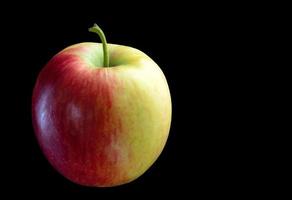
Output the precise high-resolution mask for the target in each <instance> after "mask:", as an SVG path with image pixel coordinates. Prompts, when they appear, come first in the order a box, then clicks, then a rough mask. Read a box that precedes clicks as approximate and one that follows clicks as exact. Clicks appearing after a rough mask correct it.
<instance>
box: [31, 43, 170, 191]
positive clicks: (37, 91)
mask: <svg viewBox="0 0 292 200" xmlns="http://www.w3.org/2000/svg"><path fill="white" fill-rule="evenodd" d="M108 50H109V57H110V66H111V67H100V66H102V61H103V51H102V44H100V43H89V42H88V43H79V44H76V45H72V46H70V47H68V48H66V49H64V50H63V51H61V52H59V53H58V54H57V55H55V56H54V57H53V58H52V59H51V60H50V61H49V62H48V64H47V65H46V66H45V67H44V68H43V69H42V71H41V72H40V74H39V76H38V79H37V82H36V85H35V88H34V90H33V97H32V120H33V127H34V130H35V135H36V137H37V140H38V143H39V145H40V147H41V149H42V151H43V153H44V155H45V157H46V158H47V159H48V161H49V162H50V163H51V165H52V166H53V167H54V168H55V169H56V170H57V171H58V172H59V173H61V174H62V175H63V176H64V177H66V178H68V179H69V180H71V181H73V182H75V183H78V184H81V185H85V186H97V187H110V186H116V185H121V184H125V183H128V182H130V181H132V180H134V179H136V178H137V177H139V176H140V175H142V174H143V173H144V172H145V171H146V170H147V169H148V168H149V167H150V166H151V165H152V164H153V163H154V161H155V160H156V159H157V158H158V156H159V155H160V153H161V152H162V150H163V148H164V146H165V143H166V140H167V137H168V134H169V129H170V123H171V97H170V92H169V88H168V84H167V81H166V79H165V76H164V74H163V72H162V71H161V69H160V68H159V67H158V65H157V64H155V62H154V61H153V60H152V59H151V58H149V57H148V56H147V55H146V54H144V53H143V52H141V51H139V50H137V49H134V48H131V47H127V46H122V45H114V44H108Z"/></svg>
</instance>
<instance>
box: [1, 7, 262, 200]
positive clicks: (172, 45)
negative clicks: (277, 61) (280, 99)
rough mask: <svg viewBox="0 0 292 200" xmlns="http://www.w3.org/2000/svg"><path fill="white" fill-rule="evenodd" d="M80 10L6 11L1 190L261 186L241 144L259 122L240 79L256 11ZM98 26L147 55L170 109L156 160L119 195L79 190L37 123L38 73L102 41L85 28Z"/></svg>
mask: <svg viewBox="0 0 292 200" xmlns="http://www.w3.org/2000/svg"><path fill="white" fill-rule="evenodd" d="M84 5H85V3H84ZM84 5H83V4H82V3H79V4H74V3H71V4H70V5H65V6H64V5H63V6H60V5H59V4H54V3H51V4H45V3H44V4H41V3H39V5H35V4H31V5H27V4H25V5H20V4H17V5H13V6H12V5H10V6H8V7H7V9H9V11H10V12H8V14H2V15H3V17H2V19H1V20H2V22H3V23H2V25H3V26H2V27H5V28H4V29H3V31H2V34H3V35H4V37H2V42H3V43H4V44H5V46H4V48H5V52H6V54H4V57H3V60H4V61H7V64H6V65H7V67H2V69H1V72H2V73H1V77H2V81H3V84H1V85H2V87H3V90H2V95H3V98H2V100H3V101H4V103H3V104H2V105H4V106H3V110H4V111H7V112H5V121H4V123H3V126H4V127H5V129H4V127H3V130H5V131H3V132H2V133H1V134H2V135H3V136H4V138H3V139H1V148H3V151H1V152H2V154H3V156H2V157H3V164H2V162H1V165H2V167H4V168H5V171H3V177H5V179H3V182H5V187H4V190H5V191H10V189H12V190H11V191H12V192H10V194H15V192H13V191H19V192H20V193H21V194H22V193H23V194H26V193H28V194H35V195H36V194H37V193H38V192H40V193H41V194H48V195H49V194H52V195H55V194H57V193H58V194H59V193H65V194H68V195H69V196H70V195H71V196H78V195H79V194H81V196H82V197H84V198H85V197H100V198H101V199H104V198H111V197H118V196H119V195H122V194H126V195H127V197H131V195H135V194H144V195H151V196H153V197H155V195H156V194H162V195H170V196H171V195H172V194H179V195H191V196H194V197H199V196H205V197H208V196H220V195H231V194H232V193H237V195H238V194H242V193H245V192H246V191H250V190H253V189H254V187H252V186H251V185H253V184H254V183H255V180H253V181H251V180H249V178H248V177H249V172H250V168H251V167H252V166H251V165H249V164H247V163H246V162H245V159H246V153H248V149H249V147H246V146H245V144H244V141H246V140H248V139H249V138H250V137H249V135H248V134H247V133H248V132H247V128H246V127H247V124H249V123H253V121H249V119H247V118H246V117H245V114H246V113H248V110H249V106H248V105H249V101H251V99H249V98H248V97H246V96H245V95H244V93H245V92H246V91H245V87H246V86H248V81H242V80H244V79H245V78H246V76H245V74H247V73H249V72H250V71H249V70H250V68H249V67H250V66H251V65H247V63H248V61H250V60H251V59H252V57H253V56H254V55H255V54H254V51H251V50H250V45H251V41H252V40H254V39H256V38H260V37H259V35H257V28H258V23H257V20H260V18H253V19H251V18H250V16H251V15H252V16H255V14H254V10H253V9H248V10H245V9H242V7H241V6H238V5H234V7H233V8H232V9H229V7H228V6H227V5H223V4H207V5H199V4H192V5H191V4H189V5H188V4H187V3H182V4H175V3H172V4H171V3H168V4H165V5H160V6H159V5H157V4H152V3H139V2H138V1H137V3H135V4H129V5H123V4H122V3H121V4H114V3H112V4H111V5H102V4H100V3H95V4H86V6H84ZM229 6H230V5H229ZM4 8H5V7H4ZM93 23H97V24H98V25H100V27H101V28H102V29H103V31H104V32H105V34H106V36H107V40H108V42H110V43H115V44H123V45H127V46H132V47H135V48H137V49H140V50H141V51H143V52H145V53H146V54H148V55H149V56H150V57H151V58H152V59H153V60H154V61H155V62H156V63H157V64H158V65H159V66H160V67H161V69H162V70H163V72H164V73H165V76H166V78H167V80H168V83H169V87H170V91H171V95H172V102H173V117H172V125H171V130H170V135H169V139H168V142H167V145H166V147H165V149H164V151H163V152H162V154H161V156H160V157H159V159H158V160H157V161H156V163H155V164H154V165H153V166H152V167H151V168H150V169H149V170H148V171H147V172H146V173H145V174H144V175H143V176H141V177H140V178H139V179H137V180H135V181H134V182H132V183H129V184H126V185H123V186H118V187H114V188H88V187H83V186H79V185H76V184H74V183H71V182H70V181H68V180H66V179H65V178H64V177H62V176H61V175H59V174H58V173H57V172H56V171H55V170H54V169H53V168H52V167H51V166H50V164H49V163H48V162H47V160H46V159H45V157H44V156H43V155H42V153H41V151H40V149H39V146H38V144H37V142H36V139H35V137H34V133H33V128H32V122H31V95H32V90H33V86H34V84H35V81H36V78H37V76H38V73H39V72H40V70H41V69H42V67H43V66H44V65H45V64H46V62H48V60H49V59H50V58H51V57H52V56H53V55H54V54H56V53H57V52H59V51H60V50H62V49H63V48H65V47H67V46H69V45H72V44H75V43H79V42H85V41H93V42H99V40H98V39H97V36H96V35H95V34H93V33H89V32H88V31H87V30H88V28H89V27H91V26H92V25H93ZM256 48H257V44H256V45H255V46H253V48H252V49H256ZM248 49H249V50H248ZM6 70H7V71H6ZM247 79H252V77H248V78H247ZM238 113H241V114H238ZM6 127H7V128H6ZM248 145H250V146H252V145H253V144H250V143H249V144H248ZM244 146H245V147H244Z"/></svg>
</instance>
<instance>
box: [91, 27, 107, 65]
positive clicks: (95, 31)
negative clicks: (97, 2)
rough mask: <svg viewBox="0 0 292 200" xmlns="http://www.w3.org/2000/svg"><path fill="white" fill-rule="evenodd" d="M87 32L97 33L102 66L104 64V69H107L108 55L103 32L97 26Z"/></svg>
mask: <svg viewBox="0 0 292 200" xmlns="http://www.w3.org/2000/svg"><path fill="white" fill-rule="evenodd" d="M88 31H89V32H93V33H97V34H98V36H99V38H100V39H101V42H102V47H103V64H104V67H109V54H108V48H107V42H106V38H105V35H104V33H103V31H102V30H101V28H100V27H99V26H98V25H97V24H94V25H93V27H91V28H89V29H88Z"/></svg>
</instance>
